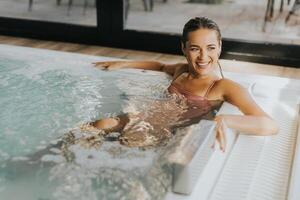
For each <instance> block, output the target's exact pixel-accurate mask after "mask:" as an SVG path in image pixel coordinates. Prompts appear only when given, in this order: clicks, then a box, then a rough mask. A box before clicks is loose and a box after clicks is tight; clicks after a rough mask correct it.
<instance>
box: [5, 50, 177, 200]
mask: <svg viewBox="0 0 300 200" xmlns="http://www.w3.org/2000/svg"><path fill="white" fill-rule="evenodd" d="M99 59H102V60H105V59H109V58H99V57H98V58H97V57H93V56H84V55H79V54H70V53H61V52H55V51H48V50H39V49H31V48H24V47H13V46H6V45H0V95H1V98H0V106H1V108H2V110H1V113H0V169H1V170H0V196H1V198H4V199H23V200H27V199H28V200H29V199H49V200H50V199H161V198H162V197H163V196H164V194H165V193H166V192H167V190H168V189H169V187H170V185H171V166H170V165H169V164H168V163H167V162H166V161H165V160H164V157H163V156H161V155H163V152H164V149H163V148H150V149H144V148H130V147H126V146H124V145H120V144H119V142H118V141H110V142H104V143H103V144H102V145H101V148H100V149H96V148H89V149H86V148H83V147H82V146H80V145H70V146H69V147H68V152H69V153H70V154H71V157H72V158H73V159H69V160H67V159H66V158H65V157H64V156H63V155H62V153H61V151H60V148H59V147H58V146H57V145H55V144H56V143H57V140H58V139H59V138H62V137H63V136H64V135H65V134H66V133H68V132H69V131H70V130H74V129H76V128H78V127H79V126H80V125H81V124H83V123H85V122H90V121H94V120H96V119H99V118H103V117H109V116H116V115H118V114H120V113H123V112H125V111H133V112H134V111H137V110H138V111H140V110H145V109H147V105H149V104H148V103H149V102H151V101H161V100H163V101H165V100H166V93H165V91H166V88H167V86H168V84H169V82H170V79H169V77H168V76H167V75H165V74H163V73H159V72H149V71H147V72H146V71H143V70H118V71H103V70H99V69H96V68H94V67H93V66H92V64H91V63H92V62H95V61H99ZM133 104H134V105H133Z"/></svg>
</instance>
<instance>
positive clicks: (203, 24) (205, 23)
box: [181, 17, 224, 78]
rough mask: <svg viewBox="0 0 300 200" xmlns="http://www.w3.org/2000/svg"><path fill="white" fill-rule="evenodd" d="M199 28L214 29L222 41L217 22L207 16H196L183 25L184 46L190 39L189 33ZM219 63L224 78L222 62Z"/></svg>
mask: <svg viewBox="0 0 300 200" xmlns="http://www.w3.org/2000/svg"><path fill="white" fill-rule="evenodd" d="M198 29H209V30H213V31H215V32H216V34H217V38H218V41H219V42H220V41H221V39H222V36H221V31H220V28H219V26H218V24H217V23H216V22H214V21H213V20H211V19H209V18H207V17H195V18H193V19H190V20H189V21H188V22H187V23H186V24H185V25H184V27H183V31H182V37H181V42H182V44H183V46H184V47H185V45H186V44H185V43H186V42H187V41H188V34H189V33H190V32H193V31H196V30H198ZM219 56H220V55H219ZM217 63H218V67H219V70H220V74H221V76H222V78H224V75H223V70H222V67H221V64H220V62H219V61H217Z"/></svg>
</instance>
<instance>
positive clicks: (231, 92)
mask: <svg viewBox="0 0 300 200" xmlns="http://www.w3.org/2000/svg"><path fill="white" fill-rule="evenodd" d="M181 46H182V52H183V54H184V56H185V57H186V60H187V63H178V64H173V65H166V64H163V63H160V62H154V61H139V62H126V61H125V62H124V61H117V62H115V61H112V62H97V63H95V66H96V67H100V68H103V67H104V68H105V69H119V68H127V67H129V68H139V69H146V70H156V71H164V72H166V73H167V74H169V75H171V76H172V77H173V81H172V83H171V85H170V86H169V87H168V92H169V93H170V94H175V96H176V97H177V98H178V99H179V101H181V102H183V104H184V105H185V106H186V107H187V108H186V109H185V110H184V112H182V113H181V117H180V118H179V119H180V120H188V121H193V122H194V121H195V120H196V119H199V118H201V117H203V116H204V115H205V113H208V112H209V111H211V110H212V109H214V108H215V107H216V106H217V105H220V103H222V102H224V101H227V102H229V103H231V104H233V105H235V106H236V107H238V108H239V110H240V111H242V112H243V113H244V115H218V116H217V117H215V121H216V122H217V140H218V141H219V142H220V147H221V150H222V151H225V146H226V137H225V132H224V130H225V129H224V127H225V126H226V125H227V126H228V127H229V128H232V129H236V130H238V131H240V132H243V133H249V134H253V135H272V134H276V133H277V132H278V126H277V124H276V123H275V121H274V120H273V119H272V118H271V117H270V116H268V115H267V114H266V113H265V112H264V111H263V110H262V109H261V108H260V107H259V106H258V105H257V104H256V103H255V101H254V100H253V99H252V97H251V96H250V94H249V93H248V92H247V90H246V89H245V88H243V87H242V86H241V85H239V84H237V83H235V82H233V81H231V80H229V79H226V78H224V77H222V78H220V77H219V76H218V75H217V74H216V73H215V72H214V68H215V67H216V66H218V65H219V63H218V60H219V56H220V53H221V46H222V42H221V33H220V30H219V28H218V25H217V24H216V23H215V22H214V21H212V20H210V19H208V18H206V17H196V18H193V19H191V20H189V21H188V22H187V23H186V24H185V26H184V29H183V34H182V43H181ZM219 67H220V66H219ZM220 69H221V67H220ZM221 74H222V73H221ZM156 108H157V109H159V108H158V107H156ZM141 115H142V114H141V113H138V114H128V115H125V117H124V116H120V117H117V118H106V119H100V120H97V121H95V122H93V123H91V124H92V125H93V126H95V127H96V128H99V129H104V130H105V131H106V132H111V131H116V130H117V131H121V132H122V134H123V135H126V133H127V132H128V131H129V132H131V133H135V134H136V132H138V131H139V128H135V127H134V126H132V123H130V122H131V121H132V120H131V119H132V118H136V117H139V116H141ZM157 117H159V116H157ZM144 120H145V121H147V119H144ZM161 124H165V122H164V121H161ZM173 124H174V122H173ZM175 124H176V123H175ZM165 128H168V129H172V126H170V127H165ZM151 136H152V138H154V139H155V140H157V138H156V136H153V135H151ZM127 142H128V141H127Z"/></svg>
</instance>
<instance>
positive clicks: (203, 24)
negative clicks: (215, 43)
mask: <svg viewBox="0 0 300 200" xmlns="http://www.w3.org/2000/svg"><path fill="white" fill-rule="evenodd" d="M198 29H209V30H214V31H215V32H216V34H217V37H218V40H219V41H221V38H222V37H221V31H220V29H219V26H218V25H217V23H216V22H214V21H213V20H211V19H209V18H207V17H195V18H193V19H190V20H189V21H188V22H187V23H186V24H185V25H184V28H183V31H182V37H181V42H182V43H183V46H184V47H185V43H186V42H187V41H188V34H189V33H190V32H193V31H196V30H198Z"/></svg>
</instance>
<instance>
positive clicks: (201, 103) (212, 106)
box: [168, 78, 222, 120]
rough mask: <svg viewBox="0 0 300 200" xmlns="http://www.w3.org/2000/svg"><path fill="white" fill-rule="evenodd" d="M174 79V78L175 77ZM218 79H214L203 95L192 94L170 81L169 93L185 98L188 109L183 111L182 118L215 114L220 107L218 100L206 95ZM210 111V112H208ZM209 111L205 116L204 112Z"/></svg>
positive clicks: (211, 116)
mask: <svg viewBox="0 0 300 200" xmlns="http://www.w3.org/2000/svg"><path fill="white" fill-rule="evenodd" d="M175 80H176V78H175ZM217 81H218V80H214V81H213V82H212V83H211V84H210V86H209V87H208V89H207V90H206V92H205V95H204V96H198V95H195V94H192V93H191V92H189V91H187V90H185V89H184V88H182V86H181V85H179V84H178V83H176V82H174V81H173V82H172V83H171V85H170V86H169V88H168V91H169V93H171V94H176V95H177V96H178V97H183V99H185V100H186V102H187V105H188V109H187V111H186V112H185V113H183V115H182V118H184V119H191V120H192V119H195V118H197V119H199V118H201V119H203V118H210V119H211V118H213V117H214V115H215V114H216V110H217V109H218V108H219V107H220V105H221V104H220V102H222V101H219V100H208V99H207V95H208V94H209V92H210V90H211V89H212V88H213V86H214V85H215V83H216V82H217ZM210 111H212V113H211V112H210ZM208 113H211V115H210V116H209V117H207V116H205V115H206V114H208Z"/></svg>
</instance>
